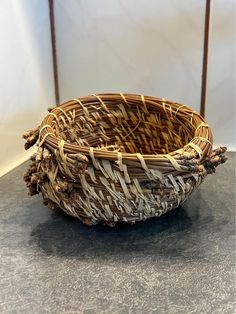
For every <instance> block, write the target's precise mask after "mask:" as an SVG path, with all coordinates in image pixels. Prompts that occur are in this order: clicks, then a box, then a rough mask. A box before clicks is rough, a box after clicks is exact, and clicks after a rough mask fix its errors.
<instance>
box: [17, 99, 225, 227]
mask: <svg viewBox="0 0 236 314" xmlns="http://www.w3.org/2000/svg"><path fill="white" fill-rule="evenodd" d="M23 137H24V138H25V139H26V144H25V148H26V149H28V148H29V147H31V146H32V145H34V144H35V143H36V142H38V150H37V153H36V154H35V155H34V156H32V158H31V159H32V164H31V165H30V167H29V169H28V171H27V173H26V174H25V176H24V179H25V181H26V183H27V186H28V187H29V190H30V194H31V195H33V194H36V193H39V192H41V193H42V194H43V198H44V201H45V204H46V205H48V206H49V207H51V208H61V209H63V210H64V211H65V212H66V213H67V214H69V215H71V216H74V217H78V218H79V219H80V220H81V221H83V222H84V223H86V224H89V225H94V224H97V223H100V222H102V223H105V224H107V225H110V226H113V225H114V224H115V223H116V222H120V221H123V222H129V223H135V222H136V221H141V220H145V219H147V218H151V217H158V216H160V215H162V214H164V213H166V212H167V211H169V210H171V209H173V208H175V207H177V206H179V205H180V204H181V203H182V202H183V201H184V200H186V198H187V197H188V196H189V195H190V193H192V191H193V190H195V189H196V188H197V187H198V185H199V184H200V183H201V182H202V181H203V179H204V178H205V176H206V175H207V174H209V173H212V172H215V167H216V166H218V165H219V164H220V163H223V162H225V161H226V157H225V156H224V153H225V151H226V148H225V147H220V148H218V149H216V150H212V132H211V129H210V127H209V126H208V125H207V124H206V123H205V121H204V119H203V118H202V117H201V116H200V115H199V114H198V113H197V112H195V111H192V110H191V109H189V108H188V107H187V106H185V105H180V104H177V103H175V102H171V101H167V100H165V99H160V98H155V97H149V96H145V97H144V96H143V95H132V94H100V95H91V96H87V97H81V98H78V99H73V100H71V101H68V102H66V103H64V104H62V105H61V106H58V107H55V108H53V109H49V114H48V115H47V116H46V117H45V118H44V120H43V122H42V124H41V125H40V127H38V128H37V129H35V130H33V131H28V132H26V133H25V134H24V135H23Z"/></svg>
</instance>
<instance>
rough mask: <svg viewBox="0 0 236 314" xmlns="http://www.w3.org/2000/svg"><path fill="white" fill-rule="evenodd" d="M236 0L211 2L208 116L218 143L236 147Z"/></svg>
mask: <svg viewBox="0 0 236 314" xmlns="http://www.w3.org/2000/svg"><path fill="white" fill-rule="evenodd" d="M235 9H236V8H235V0H227V1H225V0H214V1H212V12H211V31H210V46H209V67H208V71H209V75H208V94H207V106H206V118H207V121H208V123H209V124H210V125H211V126H212V128H213V134H214V139H215V145H217V146H220V145H221V146H227V147H228V149H230V150H234V151H235V150H236V127H235V124H236V113H235V108H236V103H235V100H236V99H235V88H236V82H235V71H236V68H235V54H236V51H235V42H236V37H235Z"/></svg>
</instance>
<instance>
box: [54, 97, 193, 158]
mask: <svg viewBox="0 0 236 314" xmlns="http://www.w3.org/2000/svg"><path fill="white" fill-rule="evenodd" d="M106 108H107V112H106V111H104V110H101V104H99V103H98V104H97V105H93V106H86V109H84V108H83V110H82V109H81V108H80V106H77V107H76V108H74V109H73V110H71V111H69V112H67V115H69V114H70V116H73V119H71V122H70V123H67V122H65V119H64V121H63V117H62V120H60V122H61V123H57V125H55V133H56V135H57V136H58V137H60V138H62V139H63V140H65V141H67V142H68V143H71V144H75V145H80V146H86V147H94V148H98V149H101V150H107V151H120V152H126V153H141V154H167V153H170V152H172V151H175V150H177V149H179V148H181V147H183V146H184V145H186V144H187V143H188V142H189V141H191V139H192V138H193V137H194V131H195V128H194V126H193V125H192V124H191V123H190V121H189V119H186V117H185V116H181V115H177V116H176V115H174V114H167V112H166V109H165V108H164V109H163V110H156V108H155V110H154V108H153V107H150V108H148V107H147V108H144V107H143V106H139V105H137V104H133V105H132V104H131V105H128V106H126V105H125V104H124V103H121V102H120V101H117V102H115V101H112V102H106ZM72 120H74V121H72Z"/></svg>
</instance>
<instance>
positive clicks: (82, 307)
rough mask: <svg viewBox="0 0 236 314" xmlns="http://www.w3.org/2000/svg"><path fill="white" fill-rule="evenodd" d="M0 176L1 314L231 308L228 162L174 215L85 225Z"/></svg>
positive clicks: (18, 178)
mask: <svg viewBox="0 0 236 314" xmlns="http://www.w3.org/2000/svg"><path fill="white" fill-rule="evenodd" d="M25 168H26V164H24V165H22V166H21V167H18V168H17V169H15V170H13V171H12V172H11V173H9V174H7V175H6V176H4V177H2V178H0V313H4V314H5V313H86V314H92V313H135V314H136V313H145V314H146V313H158V314H162V313H168V314H169V313H176V314H177V313H178V314H179V313H185V314H186V313H201V314H202V313H214V314H216V313H219V314H223V313H229V314H233V313H235V311H236V307H235V303H234V301H235V275H234V266H235V176H234V175H235V174H234V171H235V154H229V161H228V163H227V164H225V165H223V166H221V167H219V168H218V169H217V174H216V175H213V176H208V178H207V179H206V181H205V183H203V184H202V185H201V187H200V189H199V190H198V191H197V192H195V193H194V194H193V195H192V196H191V197H190V198H189V199H188V201H187V202H186V203H185V204H184V205H183V206H182V207H179V208H178V209H176V210H174V211H172V212H170V213H168V214H166V215H165V216H162V217H161V218H158V219H154V220H150V221H147V222H145V223H140V224H137V225H134V226H126V225H125V226H118V227H116V228H114V229H109V228H105V227H101V226H96V227H92V228H91V227H86V226H84V225H82V224H81V223H80V222H79V221H77V220H75V219H73V218H70V217H68V216H66V215H64V214H55V213H54V214H53V213H52V212H51V211H50V210H49V209H48V208H46V207H44V206H43V205H42V200H41V197H40V196H36V197H32V198H31V197H28V196H27V190H26V188H25V185H24V183H23V182H22V173H23V172H24V170H25Z"/></svg>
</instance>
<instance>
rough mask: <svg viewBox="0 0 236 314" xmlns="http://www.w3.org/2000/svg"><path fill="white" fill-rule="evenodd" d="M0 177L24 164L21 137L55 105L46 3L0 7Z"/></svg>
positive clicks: (17, 1) (10, 1)
mask: <svg viewBox="0 0 236 314" xmlns="http://www.w3.org/2000/svg"><path fill="white" fill-rule="evenodd" d="M0 38H1V43H0V116H1V122H0V145H1V152H0V175H2V174H4V173H6V172H7V171H8V170H10V169H12V168H13V167H14V166H16V165H17V164H20V163H21V162H22V161H24V160H25V159H27V158H28V156H29V155H30V154H32V152H25V151H24V148H23V145H24V141H23V140H22V139H21V134H22V132H23V131H25V130H27V129H31V128H34V127H35V126H37V125H38V123H39V122H40V120H41V118H42V117H43V116H44V115H45V113H46V109H47V107H48V106H49V105H51V104H54V103H55V99H54V87H53V86H54V85H53V76H52V61H51V44H50V28H49V15H48V1H47V0H1V1H0Z"/></svg>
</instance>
